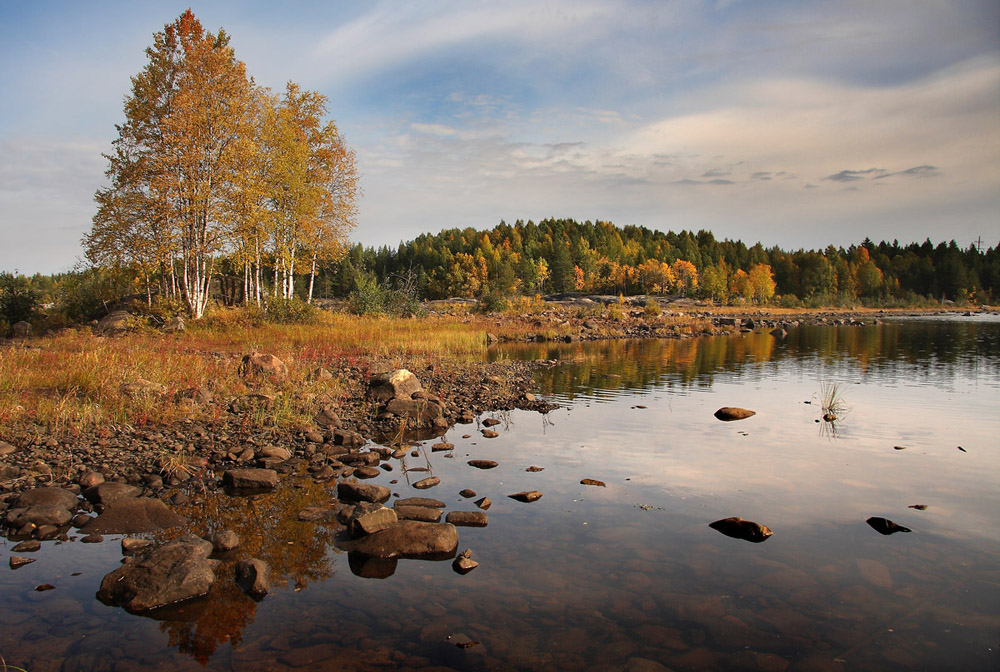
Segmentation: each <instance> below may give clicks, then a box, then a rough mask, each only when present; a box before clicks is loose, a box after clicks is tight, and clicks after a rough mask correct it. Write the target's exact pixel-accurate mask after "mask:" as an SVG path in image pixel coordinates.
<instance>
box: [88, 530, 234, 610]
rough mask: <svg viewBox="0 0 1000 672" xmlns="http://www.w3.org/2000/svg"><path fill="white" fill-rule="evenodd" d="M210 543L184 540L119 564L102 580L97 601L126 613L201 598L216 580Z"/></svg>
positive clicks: (215, 561) (193, 539) (215, 562)
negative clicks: (210, 557) (118, 607)
mask: <svg viewBox="0 0 1000 672" xmlns="http://www.w3.org/2000/svg"><path fill="white" fill-rule="evenodd" d="M211 552H212V544H211V543H210V542H208V541H205V540H204V539H195V538H186V539H178V540H176V541H171V542H168V543H166V544H163V545H162V546H159V547H157V548H156V549H154V550H153V551H152V552H151V553H149V554H148V555H147V556H145V557H144V558H142V559H140V560H136V561H134V562H130V563H128V564H126V565H122V566H121V567H119V568H118V569H116V570H114V571H113V572H111V573H109V574H108V575H106V576H105V577H104V580H103V581H101V587H100V589H99V590H98V591H97V598H98V599H99V600H101V601H102V602H104V603H105V604H117V605H119V606H122V607H124V608H125V609H128V610H129V611H148V610H149V609H155V608H157V607H163V606H166V605H168V604H174V603H175V602H181V601H183V600H188V599H191V598H193V597H198V596H200V595H204V594H206V593H207V592H208V590H209V588H211V586H212V583H213V582H214V581H215V572H214V569H215V565H216V564H217V563H218V561H217V560H209V559H208V556H209V554H210V553H211Z"/></svg>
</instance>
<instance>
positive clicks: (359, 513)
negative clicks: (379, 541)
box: [348, 502, 397, 539]
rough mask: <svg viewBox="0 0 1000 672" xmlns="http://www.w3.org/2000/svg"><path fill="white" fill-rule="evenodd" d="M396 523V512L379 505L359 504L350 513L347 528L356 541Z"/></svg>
mask: <svg viewBox="0 0 1000 672" xmlns="http://www.w3.org/2000/svg"><path fill="white" fill-rule="evenodd" d="M396 522H397V518H396V511H395V510H394V509H387V508H386V507H384V506H382V505H381V504H373V503H371V502H359V503H358V504H357V506H355V507H354V511H353V512H352V513H351V517H350V523H349V525H348V528H349V529H350V532H351V537H352V538H354V539H357V538H358V537H363V536H365V535H368V534H373V533H375V532H378V531H379V530H384V529H386V528H389V527H392V526H393V525H395V524H396Z"/></svg>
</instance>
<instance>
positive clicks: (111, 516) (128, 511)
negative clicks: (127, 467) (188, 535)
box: [80, 497, 211, 546]
mask: <svg viewBox="0 0 1000 672" xmlns="http://www.w3.org/2000/svg"><path fill="white" fill-rule="evenodd" d="M186 522H187V518H185V517H184V516H180V515H178V514H176V513H174V512H173V511H171V510H170V509H169V508H167V505H166V504H164V503H163V502H161V501H160V500H158V499H153V498H151V497H137V498H123V499H117V500H115V501H114V502H112V503H111V505H110V506H109V507H108V508H107V509H105V510H104V512H103V513H102V514H101V515H99V516H98V517H97V518H94V519H93V520H91V521H90V522H89V523H87V524H86V525H84V526H83V527H81V528H80V532H81V533H82V534H91V533H97V534H141V533H144V532H155V531H156V530H163V529H167V528H170V527H177V526H179V525H183V524H184V523H186ZM209 546H211V544H209Z"/></svg>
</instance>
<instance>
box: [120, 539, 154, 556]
mask: <svg viewBox="0 0 1000 672" xmlns="http://www.w3.org/2000/svg"><path fill="white" fill-rule="evenodd" d="M152 545H153V542H152V541H150V540H149V539H135V538H132V537H122V554H123V555H135V554H136V553H138V552H139V551H141V550H143V549H146V548H149V547H150V546H152Z"/></svg>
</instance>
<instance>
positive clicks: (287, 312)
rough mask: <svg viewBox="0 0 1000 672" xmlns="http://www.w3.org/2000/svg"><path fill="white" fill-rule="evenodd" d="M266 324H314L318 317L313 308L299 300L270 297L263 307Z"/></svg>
mask: <svg viewBox="0 0 1000 672" xmlns="http://www.w3.org/2000/svg"><path fill="white" fill-rule="evenodd" d="M264 315H265V317H266V320H267V321H268V322H274V323H276V324H315V323H316V322H317V321H318V320H319V315H318V312H317V309H316V307H315V306H313V305H310V304H308V303H306V302H305V301H303V300H302V299H299V298H292V299H282V298H279V297H271V298H269V299H268V300H267V303H266V304H265V306H264Z"/></svg>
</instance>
